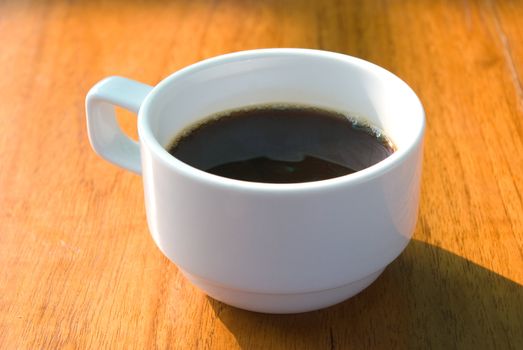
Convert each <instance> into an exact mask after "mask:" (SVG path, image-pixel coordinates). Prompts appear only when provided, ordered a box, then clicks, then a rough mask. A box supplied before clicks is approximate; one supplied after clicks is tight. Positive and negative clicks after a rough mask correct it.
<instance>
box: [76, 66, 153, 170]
mask: <svg viewBox="0 0 523 350" xmlns="http://www.w3.org/2000/svg"><path fill="white" fill-rule="evenodd" d="M151 90H152V86H149V85H146V84H142V83H139V82H137V81H134V80H130V79H126V78H122V77H116V76H115V77H108V78H105V79H103V80H101V81H99V82H98V83H97V84H96V85H95V86H93V87H92V88H91V90H89V92H88V93H87V97H86V99H85V109H86V115H87V132H88V135H89V141H90V143H91V147H93V149H94V151H95V152H96V153H97V154H98V155H100V156H101V157H102V158H104V159H105V160H107V161H109V162H111V163H113V164H116V165H118V166H120V167H122V168H125V169H128V170H130V171H132V172H134V173H136V174H141V172H142V169H141V168H142V167H141V162H140V145H139V143H138V142H136V141H133V140H132V139H130V138H129V137H128V136H127V135H125V134H124V133H123V132H122V130H121V128H120V127H119V125H118V122H117V120H116V114H115V112H114V106H119V107H122V108H125V109H127V110H129V111H131V112H134V113H136V114H137V113H138V111H139V109H140V105H141V104H142V102H143V100H144V99H145V97H146V96H147V95H148V94H149V92H150V91H151Z"/></svg>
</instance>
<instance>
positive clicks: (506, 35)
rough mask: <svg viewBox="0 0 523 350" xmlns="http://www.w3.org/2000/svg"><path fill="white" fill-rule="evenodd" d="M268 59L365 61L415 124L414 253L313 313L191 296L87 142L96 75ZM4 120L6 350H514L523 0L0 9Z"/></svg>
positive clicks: (0, 144) (133, 191)
mask: <svg viewBox="0 0 523 350" xmlns="http://www.w3.org/2000/svg"><path fill="white" fill-rule="evenodd" d="M263 47H308V48H319V49H325V50H331V51H338V52H343V53H347V54H350V55H354V56H358V57H361V58H364V59H367V60H370V61H372V62H375V63H377V64H379V65H381V66H383V67H385V68H387V69H389V70H391V71H392V72H394V73H396V74H397V75H399V76H400V77H402V78H403V79H404V80H405V81H407V82H408V83H409V84H410V85H411V86H412V87H413V88H414V90H415V91H417V93H418V94H419V96H420V98H421V100H422V101H423V103H424V105H425V108H426V112H427V135H426V143H425V163H424V173H423V186H422V202H421V212H420V217H419V221H418V225H417V228H416V231H415V233H414V239H413V241H412V243H411V244H410V245H409V246H408V248H407V249H406V251H405V252H404V253H403V254H402V255H401V256H400V257H399V258H398V259H397V260H396V261H394V262H393V263H392V264H391V265H390V266H389V267H388V268H387V270H386V271H385V272H384V273H383V275H382V276H381V277H380V278H379V279H378V280H377V281H376V282H375V283H374V284H373V285H372V286H371V287H369V288H368V289H367V290H365V291H364V292H362V293H361V294H359V295H358V296H356V297H354V298H352V299H350V300H348V301H346V302H344V303H342V304H340V305H337V306H334V307H331V308H329V309H326V310H321V311H317V312H311V313H306V314H299V315H287V316H274V315H264V314H256V313H251V312H247V311H242V310H238V309H235V308H232V307H229V306H227V305H224V304H222V303H220V302H217V301H214V300H212V299H210V298H208V297H206V296H205V295H203V294H202V293H201V292H199V291H198V290H196V289H195V288H194V287H193V286H192V285H190V284H189V283H188V282H187V281H186V280H185V279H184V278H183V277H182V276H181V274H180V272H179V271H178V270H177V268H176V266H175V265H173V264H171V263H170V262H169V261H168V260H167V259H166V258H165V257H163V255H162V254H161V253H160V252H159V250H158V249H157V248H156V246H155V245H154V243H153V241H152V239H151V237H150V235H149V232H148V229H147V226H146V219H145V212H144V205H143V192H142V185H141V178H140V177H139V176H136V175H133V174H131V173H129V172H126V171H123V170H121V169H119V168H116V167H114V166H112V165H110V164H108V163H107V162H105V161H103V160H101V159H100V158H99V157H97V156H96V155H95V154H94V153H93V152H92V151H91V148H90V146H89V143H88V140H87V134H86V127H85V116H84V97H85V94H86V92H87V91H88V89H89V88H90V87H91V86H92V85H93V84H94V83H95V82H96V81H98V80H99V79H101V78H103V77H105V76H107V75H122V76H126V77H130V78H133V79H136V80H139V81H143V82H145V83H148V84H151V85H154V84H156V83H157V82H159V81H160V80H161V79H162V78H163V77H165V76H167V75H168V74H170V73H171V72H173V71H176V70H178V69H180V68H182V67H184V66H186V65H189V64H191V63H194V62H196V61H199V60H201V59H204V58H207V57H211V56H215V55H218V54H222V53H227V52H232V51H238V50H244V49H252V48H263ZM0 118H1V119H0V167H1V171H0V200H1V202H0V204H1V206H0V348H1V349H43V348H48V349H57V348H80V349H83V348H91V349H100V348H102V349H103V348H120V349H128V348H137V349H147V348H181V349H193V348H194V349H196V348H198V349H200V348H201V349H222V348H224V349H234V348H246V349H269V348H281V349H308V348H310V349H322V348H327V349H352V348H353V349H365V348H372V349H407V348H412V349H427V348H435V349H453V348H459V349H522V348H523V286H522V285H523V201H522V197H523V1H517V0H507V1H501V0H498V1H494V0H491V1H472V0H468V1H467V0H463V1H457V0H456V1H452V0H440V1H429V0H426V1H424V0H410V1H393V0H391V1H385V0H381V1H379V0H376V1H352V2H351V1H334V0H333V1H313V0H310V1H306V0H303V1H300V0H293V1H242V0H236V1H235V0H229V1H226V0H216V1H175V2H170V3H167V2H164V1H159V0H157V1H141V2H139V1H136V2H132V1H117V0H114V1H110V0H108V1H103V2H98V1H91V2H87V1H86V2H85V3H82V2H81V1H74V2H67V1H59V0H57V1H37V0H34V1H14V0H13V1H0ZM119 119H120V121H121V124H122V127H123V129H124V130H126V131H127V132H129V133H130V134H133V135H135V133H136V131H135V118H134V117H133V116H132V115H131V114H129V113H124V112H120V113H119Z"/></svg>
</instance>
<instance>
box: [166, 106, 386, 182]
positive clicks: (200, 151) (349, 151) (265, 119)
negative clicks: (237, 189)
mask: <svg viewBox="0 0 523 350" xmlns="http://www.w3.org/2000/svg"><path fill="white" fill-rule="evenodd" d="M168 151H169V153H170V154H172V155H173V156H174V157H176V158H178V159H179V160H181V161H183V162H185V163H187V164H189V165H191V166H193V167H195V168H198V169H200V170H203V171H206V172H208V173H211V174H215V175H219V176H224V177H228V178H232V179H237V180H244V181H252V182H265V183H299V182H310V181H318V180H325V179H330V178H335V177H339V176H343V175H347V174H351V173H354V172H356V171H359V170H362V169H365V168H367V167H369V166H371V165H373V164H376V163H378V162H380V161H381V160H383V159H385V158H387V157H388V156H389V155H391V154H392V153H393V152H394V146H393V144H392V143H391V142H390V141H389V139H388V138H387V137H386V136H385V135H383V133H381V132H380V131H379V130H377V129H376V128H374V127H372V126H369V125H367V124H365V123H362V122H360V121H358V120H357V119H355V118H352V117H350V116H345V115H343V114H341V113H337V112H333V111H328V110H324V109H319V108H312V107H302V106H291V105H289V106H285V105H282V106H276V105H275V106H271V105H268V106H258V107H252V108H245V109H240V110H234V111H230V112H226V113H223V114H220V115H215V116H212V117H209V118H207V119H206V120H204V121H203V122H201V123H198V124H195V125H193V126H191V127H189V128H188V129H186V130H185V131H183V132H182V133H181V134H180V135H177V136H176V137H175V138H174V140H173V141H172V142H171V144H170V145H169V147H168Z"/></svg>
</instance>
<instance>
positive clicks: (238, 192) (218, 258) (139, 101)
mask: <svg viewBox="0 0 523 350" xmlns="http://www.w3.org/2000/svg"><path fill="white" fill-rule="evenodd" d="M267 103H292V104H301V105H312V106H317V107H327V108H328V109H331V110H336V111H341V112H348V113H350V114H352V115H357V116H362V117H364V118H365V119H366V120H367V121H369V122H370V123H372V124H373V125H375V126H377V127H378V128H380V129H382V130H383V131H384V132H385V134H386V135H387V136H388V137H389V138H391V139H392V141H393V142H394V144H395V145H396V146H397V151H396V152H395V153H393V154H392V155H391V156H389V157H388V158H386V159H385V160H383V161H381V162H379V163H377V164H375V165H373V166H371V167H369V168H367V169H364V170H361V171H359V172H356V173H354V174H350V175H346V176H342V177H338V178H333V179H329V180H324V181H316V182H309V183H296V184H267V183H257V182H245V181H239V180H233V179H229V178H224V177H220V176H216V175H212V174H209V173H206V172H204V171H201V170H198V169H196V168H193V167H191V166H189V165H187V164H185V163H183V162H181V161H179V160H177V159H176V158H174V157H173V156H171V155H170V154H169V153H168V152H167V151H166V150H165V147H166V146H167V145H168V144H169V142H170V141H171V140H172V138H173V137H174V136H175V135H177V134H178V133H179V132H180V131H181V130H182V129H184V128H186V127H187V126H189V125H191V124H193V123H195V122H196V121H198V120H201V119H202V118H205V117H207V116H209V115H211V114H213V113H216V112H219V111H224V110H229V109H233V108H238V107H244V106H248V105H259V104H267ZM113 106H120V107H123V108H126V109H128V110H130V111H133V112H135V113H138V134H139V142H134V141H132V140H131V139H129V138H128V137H127V136H126V135H124V134H123V133H122V131H121V130H120V128H119V127H118V124H117V122H116V119H115V114H114V108H113ZM86 108H87V125H88V131H89V139H90V141H91V145H92V147H93V149H94V150H95V152H96V153H98V154H99V155H100V156H102V157H103V158H105V159H107V160H108V161H110V162H112V163H114V164H116V165H119V166H121V167H123V168H126V169H128V170H131V171H133V172H135V173H138V174H141V175H142V176H143V182H144V189H145V204H146V205H145V207H146V212H147V219H148V224H149V229H150V231H151V234H152V237H153V239H154V241H155V242H156V244H157V245H158V247H159V248H160V250H161V251H162V252H163V253H164V254H165V255H166V256H167V257H168V258H169V259H170V260H171V261H173V262H174V263H175V264H176V265H177V266H178V268H179V269H180V271H182V272H183V274H184V275H185V276H186V277H187V278H188V279H189V280H190V281H191V282H192V283H193V284H194V285H196V286H198V287H199V288H200V289H202V290H203V291H204V292H205V293H207V294H208V295H209V296H211V297H213V298H215V299H217V300H220V301H222V302H224V303H227V304H230V305H233V306H236V307H239V308H242V309H247V310H253V311H260V312H269V313H294V312H303V311H309V310H315V309H319V308H323V307H327V306H330V305H333V304H336V303H338V302H341V301H343V300H345V299H347V298H349V297H351V296H353V295H354V294H356V293H358V292H360V291H361V290H363V289H364V288H366V287H367V286H368V285H369V284H371V283H372V282H373V281H374V280H375V279H376V278H377V277H378V276H379V275H380V274H381V272H382V271H383V269H384V268H385V267H386V266H387V265H388V264H389V263H391V262H392V261H393V260H394V259H395V258H396V257H397V256H398V255H399V254H400V253H401V252H402V251H403V249H404V248H405V246H406V245H407V243H408V242H409V240H410V238H411V236H412V233H413V231H414V227H415V224H416V220H417V212H418V203H419V189H420V174H421V164H422V141H423V134H424V125H425V117H424V111H423V107H422V105H421V103H420V101H419V99H418V97H417V96H416V94H415V93H414V92H413V91H412V90H411V89H410V88H409V86H407V84H405V83H404V82H403V81H402V80H400V79H399V78H398V77H396V76H395V75H393V74H392V73H390V72H388V71H386V70H385V69H383V68H380V67H378V66H376V65H374V64H372V63H369V62H366V61H363V60H360V59H357V58H353V57H350V56H346V55H342V54H338V53H332V52H325V51H317V50H306V49H263V50H253V51H244V52H238V53H233V54H228V55H224V56H219V57H215V58H211V59H208V60H205V61H202V62H199V63H196V64H194V65H191V66H189V67H187V68H184V69H182V70H180V71H178V72H176V73H174V74H172V75H171V76H169V77H167V78H166V79H164V80H163V81H162V82H160V83H159V84H158V85H156V86H155V87H151V86H148V85H145V84H142V83H138V82H135V81H132V80H128V79H125V78H121V77H110V78H106V79H104V80H102V81H100V82H99V83H98V84H96V85H95V86H94V87H93V88H92V89H91V90H90V91H89V94H88V95H87V99H86Z"/></svg>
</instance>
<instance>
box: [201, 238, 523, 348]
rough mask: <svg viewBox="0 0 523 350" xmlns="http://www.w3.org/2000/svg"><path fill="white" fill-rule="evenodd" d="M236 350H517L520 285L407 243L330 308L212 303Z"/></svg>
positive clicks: (522, 303)
mask: <svg viewBox="0 0 523 350" xmlns="http://www.w3.org/2000/svg"><path fill="white" fill-rule="evenodd" d="M208 302H209V304H210V305H211V307H212V309H213V310H214V312H215V314H216V316H217V317H218V318H219V319H220V320H221V321H222V322H223V324H224V325H225V327H227V328H228V329H229V331H230V332H231V333H232V334H233V335H234V337H235V338H236V341H237V342H238V344H239V345H240V347H242V348H246V349H255V348H267V347H270V348H296V349H307V348H311V349H321V348H330V349H335V348H336V349H347V348H359V349H362V348H373V349H376V348H378V349H391V348H401V349H407V348H417V349H419V348H436V349H453V348H460V349H484V348H489V349H494V348H496V349H511V348H514V349H516V348H518V349H522V348H523V331H522V330H523V286H521V285H519V284H517V283H515V282H512V281H510V280H508V279H506V278H503V277H501V276H500V275H498V274H496V273H494V272H492V271H489V270H487V269H485V268H483V267H481V266H479V265H476V264H474V263H472V262H470V261H468V260H466V259H464V258H462V257H460V256H457V255H455V254H453V253H450V252H448V251H446V250H444V249H441V248H438V247H435V246H433V245H430V244H427V243H424V242H421V241H417V240H413V241H411V243H410V244H409V246H408V247H407V249H406V250H405V251H404V253H403V254H402V255H401V256H400V257H399V258H398V259H396V260H395V261H394V262H393V263H392V264H391V265H390V266H389V267H388V268H387V269H386V270H385V272H384V273H383V274H382V275H381V276H380V277H379V278H378V280H376V282H374V283H373V284H372V285H371V286H369V287H368V288H367V289H366V290H364V291H363V292H361V293H360V294H358V295H356V296H355V297H353V298H351V299H349V300H347V301H345V302H343V303H341V304H338V305H336V306H333V307H330V308H327V309H323V310H319V311H314V312H309V313H303V314H295V315H269V314H259V313H254V312H249V311H244V310H240V309H236V308H234V307H230V306H228V305H225V304H223V303H220V302H218V301H215V300H213V299H211V298H208Z"/></svg>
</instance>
